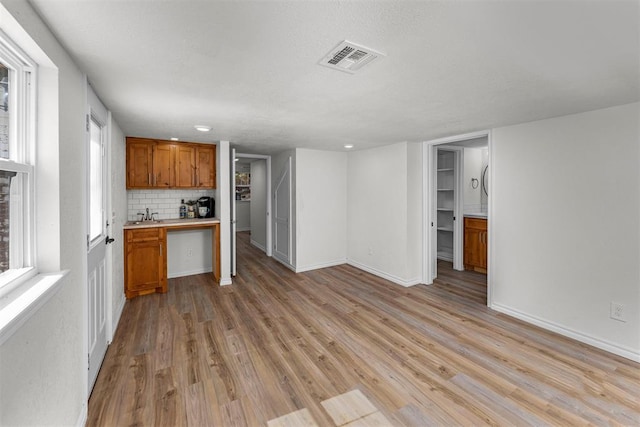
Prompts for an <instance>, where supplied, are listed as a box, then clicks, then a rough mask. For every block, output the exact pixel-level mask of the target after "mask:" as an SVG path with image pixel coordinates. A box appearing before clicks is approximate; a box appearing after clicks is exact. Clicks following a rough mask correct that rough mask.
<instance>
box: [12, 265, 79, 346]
mask: <svg viewBox="0 0 640 427" xmlns="http://www.w3.org/2000/svg"><path fill="white" fill-rule="evenodd" d="M68 272H69V270H64V271H61V272H58V273H49V274H38V275H36V276H34V277H33V278H31V279H29V280H27V281H26V282H24V283H23V284H21V285H20V286H18V287H17V288H16V289H14V290H13V291H12V292H10V293H9V294H7V295H5V296H4V297H3V298H2V299H0V345H2V344H4V342H5V341H6V340H7V339H9V337H11V335H13V334H14V333H15V332H16V331H17V330H18V329H20V327H21V326H22V325H23V324H24V322H26V321H27V320H28V319H29V318H30V317H31V316H33V314H35V313H36V312H37V311H38V309H40V307H42V306H43V305H44V304H45V303H46V302H47V301H49V299H51V297H53V296H54V295H55V294H56V293H57V292H58V291H59V290H60V285H61V284H62V278H63V277H64V276H65V275H66V274H67V273H68Z"/></svg>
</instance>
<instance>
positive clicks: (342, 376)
mask: <svg viewBox="0 0 640 427" xmlns="http://www.w3.org/2000/svg"><path fill="white" fill-rule="evenodd" d="M238 250H239V261H238V266H239V267H238V276H237V277H236V278H235V279H234V284H233V285H232V286H226V287H217V286H212V285H211V279H210V278H211V276H210V275H206V274H205V275H198V276H191V277H186V278H178V279H172V280H170V281H169V292H168V293H167V294H164V295H148V296H143V297H138V298H135V299H133V300H131V301H129V302H127V304H126V306H125V309H124V313H123V315H122V319H121V320H120V325H119V326H118V330H117V333H116V336H115V338H114V341H113V343H112V344H111V346H110V347H109V350H108V352H107V356H106V359H105V361H104V364H103V367H102V370H101V372H100V374H99V377H98V379H97V382H96V385H95V388H94V390H93V394H92V396H91V399H90V401H89V414H88V422H87V425H89V426H127V425H139V426H143V425H144V426H156V425H157V426H162V425H166V426H182V425H191V426H208V425H212V426H265V425H267V423H269V421H271V423H269V425H270V426H276V425H297V424H300V423H303V424H309V425H313V423H315V424H317V425H319V426H334V425H339V423H342V422H343V421H340V420H341V419H342V418H340V417H342V416H343V415H344V413H350V412H353V411H354V410H355V409H354V408H353V406H354V405H355V404H354V403H353V401H352V400H349V399H350V398H352V397H354V396H356V394H357V395H358V396H361V397H363V398H364V400H363V403H362V405H360V406H362V407H363V408H367V411H366V412H367V414H369V415H367V416H364V415H362V414H364V412H363V413H362V414H360V415H358V414H356V415H353V416H354V417H360V418H356V419H355V421H353V419H352V420H351V421H349V422H351V424H348V423H347V422H346V421H345V422H344V424H343V425H349V426H356V425H381V424H385V423H390V424H393V425H408V426H409V425H411V426H428V425H443V426H450V425H504V426H510V425H529V424H531V425H561V426H567V425H586V424H592V425H610V424H614V425H616V424H617V425H636V426H637V425H640V403H639V402H638V396H640V365H639V364H637V363H634V362H631V361H628V360H626V359H623V358H620V357H617V356H614V355H611V354H608V353H606V352H603V351H600V350H598V349H594V348H592V347H589V346H587V345H584V344H580V343H578V342H575V341H572V340H570V339H567V338H564V337H561V336H558V335H556V334H553V333H550V332H547V331H544V330H541V329H539V328H536V327H533V326H530V325H527V324H525V323H523V322H520V321H518V320H514V319H512V318H510V317H508V316H505V315H501V314H498V313H495V312H492V311H491V310H489V309H488V308H487V307H486V306H485V303H486V285H485V282H484V276H483V275H480V274H476V273H459V272H454V271H452V270H451V268H450V267H448V266H447V265H446V264H443V263H441V264H440V271H439V280H438V281H437V282H436V283H435V284H434V285H433V286H424V285H418V286H414V287H411V288H403V287H401V286H398V285H394V284H392V283H390V282H387V281H385V280H383V279H380V278H377V277H375V276H372V275H370V274H368V273H365V272H362V271H360V270H358V269H356V268H353V267H350V266H347V265H344V266H338V267H333V268H326V269H322V270H316V271H311V272H308V273H302V274H294V273H293V272H291V271H290V270H288V269H286V268H285V267H283V266H281V265H280V264H278V263H277V262H275V261H273V260H271V259H269V258H267V257H265V256H264V255H263V254H262V253H261V252H260V251H258V250H257V249H255V248H254V247H252V246H251V245H250V244H249V241H248V234H247V233H239V239H238ZM337 396H341V397H340V399H346V400H340V399H334V398H336V397H337ZM366 401H368V403H367V402H366ZM340 402H343V403H342V404H341V403H340ZM349 402H351V403H349ZM341 406H342V407H341ZM356 406H357V405H356ZM373 409H376V411H375V412H371V411H373ZM288 414H292V415H291V417H285V416H286V415H288ZM376 414H378V415H376ZM281 417H283V418H281ZM301 420H302V421H301ZM334 420H337V421H335V422H334Z"/></svg>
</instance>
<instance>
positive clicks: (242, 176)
mask: <svg viewBox="0 0 640 427" xmlns="http://www.w3.org/2000/svg"><path fill="white" fill-rule="evenodd" d="M231 163H232V164H231V168H230V170H231V173H232V177H231V187H232V188H231V198H232V200H231V207H232V209H231V217H232V218H231V224H232V230H231V244H232V249H231V258H232V260H231V274H232V275H233V276H235V275H236V270H237V256H236V233H238V232H249V233H250V242H251V244H252V245H254V246H255V247H257V248H259V249H260V250H261V251H263V252H264V253H265V254H266V255H267V256H271V246H272V245H271V156H267V155H260V154H244V153H236V152H235V150H232V162H231Z"/></svg>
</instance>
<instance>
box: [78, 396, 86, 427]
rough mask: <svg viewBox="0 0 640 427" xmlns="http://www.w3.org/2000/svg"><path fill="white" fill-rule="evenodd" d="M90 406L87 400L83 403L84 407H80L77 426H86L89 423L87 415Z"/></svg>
mask: <svg viewBox="0 0 640 427" xmlns="http://www.w3.org/2000/svg"><path fill="white" fill-rule="evenodd" d="M88 414H89V413H88V408H87V402H85V403H83V404H82V408H81V409H80V415H78V420H77V421H76V426H77V427H84V425H85V424H86V423H87V416H88Z"/></svg>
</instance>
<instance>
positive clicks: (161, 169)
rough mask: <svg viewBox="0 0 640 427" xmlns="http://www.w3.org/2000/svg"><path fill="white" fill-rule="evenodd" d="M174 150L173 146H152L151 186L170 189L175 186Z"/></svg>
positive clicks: (158, 144)
mask: <svg viewBox="0 0 640 427" xmlns="http://www.w3.org/2000/svg"><path fill="white" fill-rule="evenodd" d="M175 150H176V147H175V146H174V145H173V144H163V143H157V144H154V145H153V156H152V157H153V186H154V187H156V188H158V187H160V188H162V187H166V188H170V187H173V186H175V182H176V178H175V163H176V159H175Z"/></svg>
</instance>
